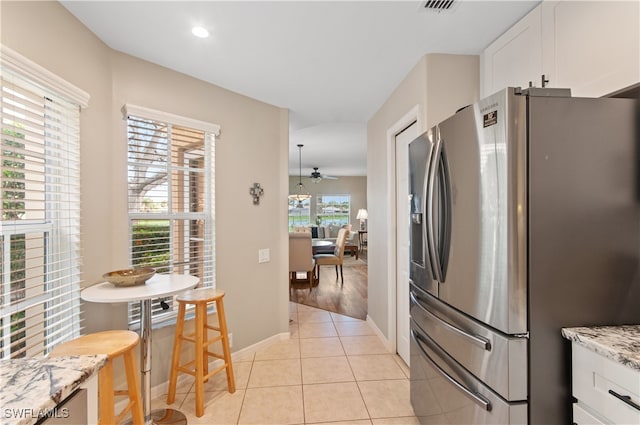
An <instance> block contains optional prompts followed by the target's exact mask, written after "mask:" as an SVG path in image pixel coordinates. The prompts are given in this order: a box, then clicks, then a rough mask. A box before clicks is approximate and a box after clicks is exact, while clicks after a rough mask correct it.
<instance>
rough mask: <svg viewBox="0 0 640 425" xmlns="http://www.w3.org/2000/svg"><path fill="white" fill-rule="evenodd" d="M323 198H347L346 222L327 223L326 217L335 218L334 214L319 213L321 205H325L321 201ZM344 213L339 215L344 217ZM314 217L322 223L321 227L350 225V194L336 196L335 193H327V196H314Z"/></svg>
mask: <svg viewBox="0 0 640 425" xmlns="http://www.w3.org/2000/svg"><path fill="white" fill-rule="evenodd" d="M324 197H335V198H347V202H348V208H347V212H346V221H345V222H344V223H343V222H341V221H328V220H327V217H335V216H336V214H335V213H333V214H326V213H324V212H321V211H322V210H323V209H322V205H323V204H325V202H324V201H323V198H324ZM344 214H345V213H344V212H341V213H340V215H341V216H342V215H344ZM316 217H320V219H321V221H322V225H337V226H342V225H345V224H350V223H351V194H344V193H343V194H336V193H327V194H318V195H316Z"/></svg>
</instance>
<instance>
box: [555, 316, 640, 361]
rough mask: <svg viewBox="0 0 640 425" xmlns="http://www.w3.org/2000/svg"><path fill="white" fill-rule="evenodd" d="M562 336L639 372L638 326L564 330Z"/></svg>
mask: <svg viewBox="0 0 640 425" xmlns="http://www.w3.org/2000/svg"><path fill="white" fill-rule="evenodd" d="M562 336H564V337H565V338H567V339H568V340H571V341H573V342H575V343H577V344H580V345H582V346H584V347H586V348H588V349H589V350H591V351H595V352H596V353H598V354H600V355H602V356H605V357H607V358H609V359H611V360H613V361H615V362H617V363H620V364H622V365H625V366H627V367H630V368H632V369H637V370H640V325H624V326H593V327H580V328H564V329H562Z"/></svg>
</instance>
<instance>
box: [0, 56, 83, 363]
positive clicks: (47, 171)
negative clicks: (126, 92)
mask: <svg viewBox="0 0 640 425" xmlns="http://www.w3.org/2000/svg"><path fill="white" fill-rule="evenodd" d="M2 59H3V61H2V67H1V68H0V69H1V77H0V82H1V83H0V85H1V96H0V109H1V123H2V124H1V125H2V142H1V154H0V155H1V166H2V174H1V177H0V178H1V186H2V210H1V212H2V214H1V220H0V257H2V262H1V263H0V264H1V265H0V267H1V268H0V358H3V359H6V358H19V357H25V356H29V357H30V356H34V355H40V354H45V353H48V352H49V350H50V349H51V348H52V347H53V346H55V345H56V344H57V343H59V342H61V341H65V340H69V339H72V338H75V337H77V336H79V334H80V330H81V319H80V301H79V293H80V281H81V279H80V175H79V168H80V167H79V165H80V163H79V161H80V156H79V154H80V139H79V133H80V128H79V125H80V107H79V104H78V102H76V101H73V100H69V99H68V96H66V95H61V94H60V93H59V92H58V91H57V90H52V89H51V88H50V87H48V86H47V85H45V84H43V82H47V81H51V82H52V85H53V86H56V85H58V84H59V83H60V81H61V80H60V79H59V78H57V77H55V78H54V77H51V75H50V74H49V73H48V71H44V70H42V69H41V68H40V67H38V66H35V65H34V64H33V63H31V62H29V61H28V60H26V59H24V58H21V57H19V55H17V54H15V53H14V52H10V51H7V49H6V48H4V47H3V50H2ZM23 70H24V71H23ZM67 84H68V83H67ZM63 85H65V83H64V82H63ZM62 91H64V90H62ZM87 99H88V98H87Z"/></svg>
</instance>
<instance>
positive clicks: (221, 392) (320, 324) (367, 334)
mask: <svg viewBox="0 0 640 425" xmlns="http://www.w3.org/2000/svg"><path fill="white" fill-rule="evenodd" d="M290 317H291V319H292V322H291V324H290V327H291V339H289V340H284V341H280V342H278V343H276V344H274V345H271V346H269V347H268V348H266V349H264V350H262V351H259V352H257V353H255V355H251V356H247V357H245V358H242V359H241V360H235V361H234V363H233V367H234V372H235V377H236V392H235V393H234V394H229V393H228V392H227V386H226V385H227V383H226V376H225V374H224V372H222V373H219V374H217V375H216V376H215V377H214V378H212V379H211V380H210V381H209V382H208V383H206V384H205V414H204V416H202V417H200V418H198V417H196V416H195V394H194V388H193V380H192V379H191V380H187V381H186V382H187V384H185V385H183V386H182V387H179V388H178V396H177V397H176V402H175V403H174V404H173V405H172V406H171V407H172V408H174V409H178V410H180V411H181V412H183V413H184V414H185V415H186V416H187V420H188V423H189V424H296V425H297V424H327V423H331V424H333V425H339V424H345V425H383V424H385V425H386V424H402V425H416V424H418V423H419V422H418V420H417V418H415V416H414V414H413V410H412V408H411V403H410V401H409V379H408V378H409V370H408V369H407V366H406V365H405V363H404V362H403V361H402V360H401V359H400V358H399V357H398V356H396V355H393V354H390V353H388V352H387V351H386V349H385V347H384V345H383V344H382V342H381V341H380V339H379V338H378V337H377V336H376V335H375V333H374V332H373V330H372V329H371V328H370V327H369V325H368V324H367V323H366V322H364V321H362V320H358V319H353V318H350V317H347V316H341V315H339V314H335V313H329V312H326V311H323V310H318V309H316V308H313V307H307V306H304V305H301V304H295V303H290ZM165 401H166V395H163V396H161V397H158V398H157V399H155V400H153V403H152V407H153V408H161V407H166V406H167V405H166V404H165Z"/></svg>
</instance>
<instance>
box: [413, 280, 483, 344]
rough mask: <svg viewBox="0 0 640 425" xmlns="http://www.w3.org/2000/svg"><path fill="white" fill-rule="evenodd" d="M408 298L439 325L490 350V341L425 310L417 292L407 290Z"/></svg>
mask: <svg viewBox="0 0 640 425" xmlns="http://www.w3.org/2000/svg"><path fill="white" fill-rule="evenodd" d="M409 298H410V299H411V301H413V303H414V304H415V305H416V306H417V307H418V308H419V309H420V310H422V311H423V312H425V313H426V314H427V315H428V316H430V317H432V318H433V319H434V320H435V321H436V322H438V324H439V325H441V326H443V327H445V328H446V329H448V330H449V331H451V332H453V333H455V334H457V335H460V336H462V337H463V338H466V339H468V340H469V341H470V342H471V343H472V344H474V345H477V346H478V347H480V348H482V349H483V350H486V351H491V341H489V340H488V339H486V338H483V337H481V336H479V335H473V334H470V333H468V332H466V331H463V330H462V329H459V328H457V327H455V326H453V325H452V324H450V323H448V322H445V321H444V320H442V319H441V318H439V317H438V316H436V315H435V314H433V313H432V312H430V311H429V310H427V309H426V308H424V307H423V306H422V304H420V299H419V298H418V296H417V294H416V293H415V292H413V291H409Z"/></svg>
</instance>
